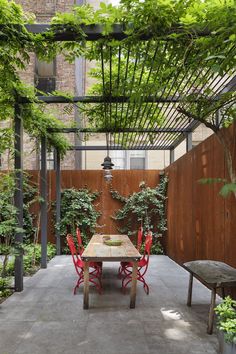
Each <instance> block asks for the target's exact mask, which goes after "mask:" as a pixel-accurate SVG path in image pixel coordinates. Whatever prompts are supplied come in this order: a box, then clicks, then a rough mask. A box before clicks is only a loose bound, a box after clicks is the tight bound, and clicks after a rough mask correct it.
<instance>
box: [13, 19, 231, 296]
mask: <svg viewBox="0 0 236 354" xmlns="http://www.w3.org/2000/svg"><path fill="white" fill-rule="evenodd" d="M26 27H27V29H28V31H29V32H32V33H41V34H43V33H45V40H46V41H47V40H48V39H47V36H46V34H47V31H48V30H49V29H51V28H52V27H51V26H50V25H27V26H26ZM82 27H83V30H84V33H85V35H86V41H97V40H99V39H102V38H104V35H103V29H102V27H101V26H99V25H94V26H82ZM53 29H54V33H55V34H54V38H53V40H55V41H72V40H78V34H77V33H76V32H75V31H74V30H73V29H72V28H69V27H66V28H65V27H61V26H56V27H55V26H54V27H53ZM168 34H169V33H168ZM207 35H210V34H209V33H208V32H207V31H205V32H202V33H198V36H207ZM109 38H114V39H116V40H118V41H120V45H119V48H118V55H116V56H113V53H112V49H110V58H109V60H108V65H107V67H108V72H109V80H108V81H109V85H108V86H109V90H108V91H107V85H106V82H105V65H106V62H105V59H104V50H105V45H104V44H101V72H102V80H103V95H102V96H82V97H73V98H67V97H64V96H63V97H60V96H39V97H38V99H37V102H39V103H40V102H42V103H47V104H55V103H57V104H58V103H72V104H77V103H83V104H94V105H96V104H103V106H104V114H105V116H106V117H105V118H106V119H105V122H106V124H105V126H103V127H98V128H94V127H92V128H91V127H89V126H85V127H83V128H63V129H54V130H53V129H51V131H54V132H58V131H60V132H62V133H75V132H81V133H106V134H107V135H108V136H109V139H108V142H109V149H110V150H112V149H113V150H121V149H127V150H132V149H134V150H169V151H170V162H173V161H174V149H175V148H176V147H177V146H178V145H179V144H180V143H181V142H182V141H183V140H184V139H186V146H187V151H189V150H190V149H191V148H192V132H193V131H194V129H196V127H197V126H198V125H199V124H200V123H199V121H195V120H194V119H191V118H189V117H188V116H184V115H181V113H179V112H178V107H179V105H180V104H183V103H186V104H189V103H194V102H195V103H198V101H199V100H200V99H201V98H202V93H203V92H204V91H205V90H206V89H207V88H211V90H213V91H214V94H212V95H211V96H207V97H205V96H204V99H206V100H208V101H209V102H215V101H217V100H219V99H220V98H221V96H222V94H224V93H226V92H229V91H232V90H234V89H235V87H236V77H235V76H234V77H233V78H232V76H231V75H229V73H225V75H224V76H223V77H222V76H220V75H217V74H215V75H212V73H211V72H210V70H208V71H206V73H204V75H208V76H207V80H206V84H205V85H204V86H203V87H200V88H199V87H196V86H195V85H196V82H197V80H198V78H199V76H200V75H202V72H199V73H195V75H193V74H190V76H188V70H186V76H185V81H186V84H183V87H180V86H179V85H177V79H178V76H179V75H180V73H181V70H182V68H176V73H175V75H174V77H171V79H170V82H169V85H170V87H169V88H168V87H164V88H163V90H162V92H161V94H159V95H156V94H155V93H154V94H153V95H148V96H145V94H144V93H143V94H142V95H141V96H140V97H139V98H138V99H135V98H132V88H133V82H134V80H135V79H134V78H135V73H136V71H135V70H136V68H137V67H138V65H139V58H138V55H139V54H138V53H136V56H135V61H134V63H133V64H134V65H133V66H134V67H133V70H132V71H131V90H128V92H127V91H126V87H125V86H126V81H125V80H124V82H123V83H122V86H119V85H120V82H119V81H120V80H119V71H120V63H121V56H122V50H123V49H122V40H124V39H125V38H127V35H126V34H125V31H124V28H123V26H122V25H115V26H114V28H113V32H112V33H111V34H109ZM139 39H140V41H142V43H144V47H145V51H146V53H148V48H149V45H150V41H153V40H154V41H156V50H155V53H154V58H153V63H154V60H155V56H156V55H158V50H159V47H158V44H159V43H160V40H159V39H153V38H152V35H151V34H150V35H143V36H141V37H140V38H139ZM79 40H80V39H79ZM161 41H162V43H164V45H163V46H162V48H161V49H162V50H163V51H166V50H167V48H168V45H169V43H170V39H169V37H166V38H164V39H163V38H162V39H161ZM127 50H128V51H129V50H131V49H129V48H128V49H127ZM228 55H235V48H234V50H232V51H231V52H230V53H228ZM127 58H129V53H128V54H127ZM171 59H172V58H170V65H171V64H172V62H171ZM114 60H116V64H117V65H118V74H117V82H118V84H117V87H116V90H117V91H119V90H120V89H121V92H122V95H116V94H114V87H112V79H113V75H114V73H113V71H112V65H113V64H114ZM222 60H223V59H222ZM201 64H202V63H201ZM144 70H145V61H144V62H143V63H142V65H141V72H140V76H139V78H138V82H140V83H141V82H142V79H143V72H144ZM152 70H153V66H151V68H150V72H149V73H148V77H150V75H151V71H152ZM155 70H156V73H157V75H156V79H157V80H158V72H159V70H161V65H160V66H159V67H158V68H156V69H155ZM128 73H129V60H128V59H127V63H126V67H125V78H126V79H127V78H128ZM188 83H191V84H190V85H188ZM175 85H177V86H176V87H175ZM173 88H175V89H174V94H173V93H171V92H172V89H173ZM192 93H194V94H195V95H193V97H192V98H190V99H187V97H188V96H189V95H191V94H192ZM27 103H29V100H28V99H27V98H25V97H20V98H19V99H18V101H17V102H16V104H15V151H16V153H15V170H16V192H15V206H16V207H17V209H18V224H19V227H20V228H22V226H23V191H22V185H23V182H22V179H23V173H22V170H23V162H22V144H23V124H22V119H21V114H20V113H21V112H20V111H21V105H22V104H27ZM136 109H137V113H139V112H141V118H140V119H138V118H137V117H139V116H138V114H137V117H136V119H135V120H134V122H133V123H132V124H130V122H129V121H130V120H131V121H132V119H130V117H131V118H133V114H134V110H136ZM118 110H119V111H121V117H122V115H123V114H124V117H125V118H124V122H125V124H123V123H122V120H121V119H120V120H119V119H118V118H117V116H116V115H115V118H114V120H112V112H116V113H117V111H118ZM125 111H126V113H125ZM156 111H159V112H161V114H163V115H164V116H165V122H164V123H163V124H162V125H160V124H158V122H155V121H153V122H151V120H150V115H152V116H153V115H155V112H156ZM179 115H181V119H179ZM214 119H215V122H216V124H217V125H218V126H220V125H221V123H222V120H223V117H220V116H219V114H216V115H215V117H214ZM150 135H151V139H150ZM46 146H47V141H46V138H45V137H43V138H42V140H41V197H42V198H43V202H42V203H41V245H42V258H41V267H42V268H46V266H47V263H46V261H47V166H46V151H47V149H46ZM71 149H74V150H88V149H90V150H99V149H100V150H105V149H107V146H83V145H79V146H74V147H71ZM56 185H57V204H56V220H57V222H58V221H59V220H60V156H59V153H57V154H56ZM15 240H16V242H18V243H19V244H22V242H23V234H22V233H21V232H19V233H17V234H16V237H15ZM56 244H57V254H60V234H59V231H58V230H57V231H56ZM15 288H16V290H17V291H21V290H22V289H23V256H22V254H20V255H18V256H17V257H16V265H15Z"/></svg>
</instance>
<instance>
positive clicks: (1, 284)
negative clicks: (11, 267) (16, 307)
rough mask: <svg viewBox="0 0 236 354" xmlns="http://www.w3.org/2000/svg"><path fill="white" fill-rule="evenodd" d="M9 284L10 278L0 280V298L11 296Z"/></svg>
mask: <svg viewBox="0 0 236 354" xmlns="http://www.w3.org/2000/svg"><path fill="white" fill-rule="evenodd" d="M10 283H11V279H10V278H8V277H7V278H0V298H5V297H8V296H10V295H11V293H12V291H11V290H10V289H9V288H10Z"/></svg>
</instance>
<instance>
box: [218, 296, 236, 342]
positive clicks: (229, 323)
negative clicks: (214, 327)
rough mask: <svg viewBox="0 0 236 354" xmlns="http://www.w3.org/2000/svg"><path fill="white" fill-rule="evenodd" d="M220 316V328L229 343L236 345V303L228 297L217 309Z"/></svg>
mask: <svg viewBox="0 0 236 354" xmlns="http://www.w3.org/2000/svg"><path fill="white" fill-rule="evenodd" d="M215 312H216V314H217V315H218V328H219V329H220V330H222V331H223V332H224V333H225V339H226V341H227V342H230V343H235V344H236V301H235V300H232V299H231V298H230V297H229V296H227V297H226V298H225V299H224V300H223V301H222V303H221V304H219V305H218V306H217V307H216V308H215Z"/></svg>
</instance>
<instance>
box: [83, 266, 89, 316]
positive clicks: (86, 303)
mask: <svg viewBox="0 0 236 354" xmlns="http://www.w3.org/2000/svg"><path fill="white" fill-rule="evenodd" d="M88 308H89V262H84V310H87V309H88Z"/></svg>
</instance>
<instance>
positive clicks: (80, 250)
mask: <svg viewBox="0 0 236 354" xmlns="http://www.w3.org/2000/svg"><path fill="white" fill-rule="evenodd" d="M76 236H77V242H78V253H79V254H80V256H82V254H83V252H84V246H83V240H82V236H81V232H80V229H79V228H78V227H77V228H76ZM96 265H97V266H99V267H100V268H101V272H102V262H96Z"/></svg>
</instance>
